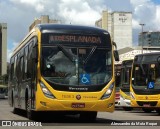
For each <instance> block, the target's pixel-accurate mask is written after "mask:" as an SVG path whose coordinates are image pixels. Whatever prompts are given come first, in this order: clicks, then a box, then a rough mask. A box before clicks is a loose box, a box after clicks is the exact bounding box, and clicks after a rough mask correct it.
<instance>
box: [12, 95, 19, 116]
mask: <svg viewBox="0 0 160 129" xmlns="http://www.w3.org/2000/svg"><path fill="white" fill-rule="evenodd" d="M12 107H13V111H12V112H13V113H14V114H17V113H18V109H17V108H15V102H14V98H13V94H12Z"/></svg>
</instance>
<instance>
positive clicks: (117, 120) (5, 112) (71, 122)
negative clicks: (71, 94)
mask: <svg viewBox="0 0 160 129" xmlns="http://www.w3.org/2000/svg"><path fill="white" fill-rule="evenodd" d="M57 116H58V114H53V113H49V114H39V118H40V120H39V123H38V124H42V125H43V126H42V127H40V126H39V127H30V128H34V129H35V128H42V129H46V128H50V126H52V128H56V129H57V128H65V129H69V128H75V126H76V129H78V128H84V127H85V128H87V129H97V128H98V129H99V128H102V129H106V128H107V129H108V128H113V129H114V128H115V129H119V128H123V129H125V128H126V129H127V128H128V126H113V125H116V124H126V125H129V124H130V125H131V124H136V125H141V126H136V127H138V128H141V129H150V128H152V129H154V128H157V129H158V128H160V126H153V127H151V126H146V122H148V124H152V125H156V124H159V125H160V115H159V114H158V113H156V112H152V113H144V112H143V111H141V110H137V109H136V110H133V111H123V110H122V109H117V110H116V111H115V112H114V113H104V112H100V113H98V117H97V120H96V121H95V122H94V123H89V122H81V121H80V120H79V118H78V116H63V117H60V118H59V119H53V118H56V117H57ZM0 120H14V121H15V120H27V121H28V119H27V118H26V115H25V112H23V111H20V113H19V114H13V113H12V108H11V107H10V106H9V105H8V101H7V99H0ZM128 120H129V121H128ZM150 120H152V121H150ZM23 122H24V121H23ZM33 122H34V121H33ZM35 122H36V121H35ZM136 122H139V123H136ZM157 122H158V123H157ZM144 124H145V126H142V125H144ZM44 125H45V126H44ZM0 128H4V127H0ZM5 128H6V127H5ZM11 128H15V129H17V128H21V127H11ZM129 128H130V129H132V128H135V126H130V127H129Z"/></svg>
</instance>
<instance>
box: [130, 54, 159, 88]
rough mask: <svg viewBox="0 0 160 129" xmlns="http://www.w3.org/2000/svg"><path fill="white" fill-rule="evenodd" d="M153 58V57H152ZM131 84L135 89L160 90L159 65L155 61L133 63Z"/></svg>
mask: <svg viewBox="0 0 160 129" xmlns="http://www.w3.org/2000/svg"><path fill="white" fill-rule="evenodd" d="M152 58H153V57H152ZM132 83H133V85H134V86H136V87H137V88H138V87H139V88H142V89H143V88H144V89H146V88H147V89H160V65H159V63H158V62H156V61H152V62H149V61H148V60H147V62H142V63H135V64H134V67H133V77H132Z"/></svg>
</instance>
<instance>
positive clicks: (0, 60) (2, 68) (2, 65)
mask: <svg viewBox="0 0 160 129" xmlns="http://www.w3.org/2000/svg"><path fill="white" fill-rule="evenodd" d="M6 73H7V23H0V76H1V75H4V74H6Z"/></svg>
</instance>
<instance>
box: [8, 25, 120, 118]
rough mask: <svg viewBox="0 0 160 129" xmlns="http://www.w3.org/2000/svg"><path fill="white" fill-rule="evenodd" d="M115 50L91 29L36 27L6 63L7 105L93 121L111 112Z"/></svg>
mask: <svg viewBox="0 0 160 129" xmlns="http://www.w3.org/2000/svg"><path fill="white" fill-rule="evenodd" d="M114 48H116V44H115V43H114V42H111V39H110V35H109V33H108V32H107V31H105V30H102V29H100V28H95V27H87V26H76V25H60V24H39V25H36V26H35V27H34V29H33V30H32V31H31V32H30V33H29V34H28V35H27V36H26V37H25V38H24V40H23V41H22V42H21V43H20V44H19V46H18V47H17V48H16V49H15V50H14V52H13V55H12V57H11V59H10V75H9V92H8V94H9V95H8V97H9V104H10V105H11V106H12V107H13V111H14V112H15V113H16V112H17V110H18V109H23V110H26V112H27V117H28V118H29V119H33V118H34V117H35V113H37V112H38V111H62V112H66V113H70V112H72V113H75V114H80V118H81V119H89V120H94V119H96V116H97V112H98V111H107V112H113V111H114V98H115V77H114V60H118V59H119V56H118V52H117V50H114Z"/></svg>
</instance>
